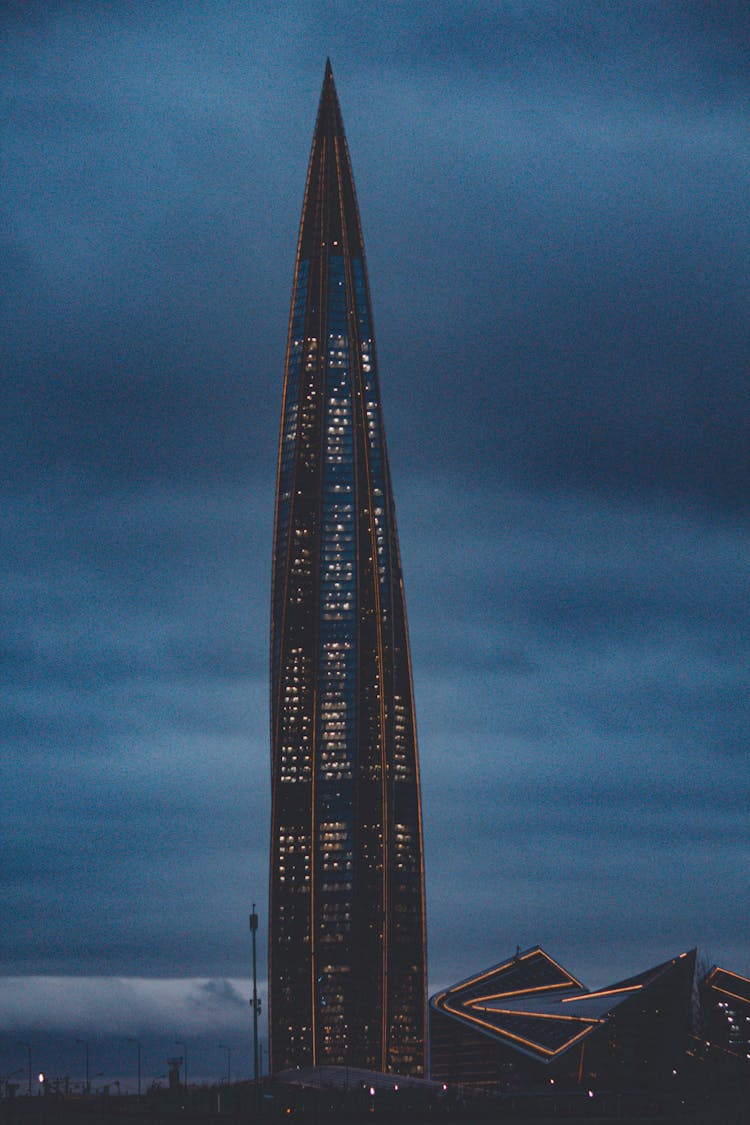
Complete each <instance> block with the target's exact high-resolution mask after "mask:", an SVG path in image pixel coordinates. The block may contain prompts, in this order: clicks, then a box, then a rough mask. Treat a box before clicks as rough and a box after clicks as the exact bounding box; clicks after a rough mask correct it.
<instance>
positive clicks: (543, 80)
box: [0, 0, 750, 1074]
mask: <svg viewBox="0 0 750 1125" xmlns="http://www.w3.org/2000/svg"><path fill="white" fill-rule="evenodd" d="M0 19H1V20H2V24H3V27H2V32H3V34H2V47H1V48H0V53H1V56H2V66H3V74H4V76H5V98H4V113H3V123H2V184H1V186H0V191H1V193H2V209H3V234H2V237H3V262H4V269H3V277H4V283H3V291H4V292H3V300H2V309H1V313H0V315H1V316H2V330H1V331H2V352H3V355H2V423H1V425H2V463H3V474H2V505H1V506H0V528H1V535H2V544H3V549H2V553H1V555H0V568H1V574H0V598H1V604H2V612H3V630H2V636H3V665H2V667H3V674H2V681H1V687H0V690H1V696H0V698H1V699H2V733H3V751H2V777H1V779H0V783H1V784H2V794H3V814H2V856H3V863H2V876H1V877H2V901H3V924H2V935H1V939H0V947H1V952H2V967H1V971H2V973H3V974H4V977H3V979H0V1006H3V1007H4V1009H5V1011H6V1013H7V1018H5V1019H4V1020H3V1024H4V1026H5V1028H6V1031H7V1034H4V1035H3V1036H0V1073H2V1074H5V1073H7V1072H8V1071H10V1070H12V1069H13V1068H15V1067H18V1066H23V1065H24V1063H25V1052H24V1051H23V1050H22V1049H20V1048H18V1046H17V1045H16V1044H17V1042H18V1040H19V1039H20V1040H27V1039H28V1040H32V1039H33V1041H34V1043H35V1045H39V1047H38V1049H39V1051H40V1052H43V1050H49V1052H50V1057H51V1058H52V1057H54V1059H55V1062H54V1063H53V1064H51V1065H54V1066H57V1067H59V1068H60V1071H61V1072H62V1070H63V1069H65V1068H66V1067H67V1068H68V1071H67V1072H70V1073H72V1072H73V1069H74V1068H75V1067H76V1066H78V1069H79V1070H80V1060H79V1055H80V1047H75V1046H74V1045H73V1040H74V1037H75V1036H76V1035H78V1036H80V1035H82V1034H89V1033H90V1034H91V1035H94V1034H95V1033H101V1035H102V1036H105V1037H106V1036H107V1035H109V1036H110V1037H111V1038H112V1041H113V1042H114V1040H115V1039H116V1038H117V1037H118V1036H119V1041H120V1043H122V1040H123V1037H127V1036H133V1035H142V1036H144V1038H147V1037H149V1036H150V1037H151V1040H152V1041H153V1044H154V1046H153V1052H154V1054H155V1056H156V1055H159V1057H161V1056H164V1057H166V1053H167V1051H168V1044H169V1042H170V1040H173V1039H175V1038H178V1039H180V1038H189V1037H192V1038H190V1043H191V1050H193V1049H194V1050H195V1051H196V1055H199V1054H200V1050H203V1051H204V1056H205V1058H206V1061H205V1064H204V1068H205V1069H206V1071H208V1070H210V1069H211V1067H214V1068H215V1069H216V1070H217V1071H218V1072H220V1069H221V1066H222V1065H223V1064H222V1062H221V1059H222V1058H223V1056H222V1055H221V1054H220V1053H219V1052H218V1051H217V1049H216V1044H218V1043H219V1042H221V1041H223V1042H225V1043H227V1042H230V1041H231V1042H232V1043H235V1044H236V1051H237V1060H236V1065H237V1068H238V1073H239V1072H240V1071H241V1070H242V1069H243V1068H244V1071H245V1072H246V1073H247V1072H249V1068H250V1056H249V1052H248V1051H247V1027H248V1026H249V1010H248V1006H247V997H248V995H249V992H248V982H247V978H248V975H249V963H250V943H249V933H248V927H247V913H248V911H249V908H250V904H251V902H252V901H253V900H255V901H256V903H257V904H258V907H259V912H260V914H261V947H260V952H261V954H262V961H261V964H262V970H263V972H262V975H263V977H265V946H264V944H263V943H264V942H265V937H266V933H267V929H266V925H265V921H266V919H265V912H266V896H267V877H268V833H269V815H270V774H269V737H268V722H269V720H268V680H269V673H268V637H269V613H270V584H271V540H272V530H273V528H272V524H273V501H274V488H275V472H276V447H277V441H278V422H279V415H280V408H281V392H282V380H283V366H284V349H285V343H286V331H287V319H288V315H289V301H290V296H291V284H292V273H293V266H294V255H295V249H296V239H297V230H298V223H299V217H300V208H301V204H302V195H303V189H304V180H305V172H306V168H307V160H308V155H309V149H310V143H311V140H312V131H313V125H314V119H315V112H316V108H317V102H318V97H319V93H320V87H321V83H322V80H323V70H324V65H325V60H326V57H327V56H330V58H331V61H332V65H333V70H334V76H335V80H336V85H337V89H338V94H339V98H340V102H341V108H342V112H343V117H344V125H345V128H346V132H347V138H348V142H349V148H350V153H351V157H352V165H353V170H354V177H355V182H356V186H357V192H358V197H359V204H360V210H361V213H362V223H363V229H364V237H365V245H366V249H367V257H368V269H369V275H370V286H371V291H372V299H373V311H374V317H375V333H376V340H377V345H378V353H379V368H380V383H381V392H382V400H383V409H384V416H385V425H386V433H387V440H388V448H389V454H390V461H391V470H392V476H393V486H394V493H395V500H396V509H397V513H398V524H399V535H400V540H401V549H402V557H403V568H404V579H405V585H406V598H407V609H408V613H409V626H410V636H411V646H412V663H413V672H414V682H415V696H416V707H417V722H418V731H419V747H420V761H421V770H422V796H423V813H424V827H425V845H426V849H425V850H426V881H427V909H428V941H429V979H430V991H431V992H434V991H435V990H436V989H437V988H438V987H439V986H442V985H444V984H447V983H451V982H454V981H456V980H458V979H460V978H462V977H465V976H468V975H469V974H470V973H473V972H475V971H477V970H479V969H481V968H483V967H485V966H488V965H491V964H493V963H495V962H497V961H498V960H500V959H502V958H503V957H505V956H506V955H507V954H508V953H512V952H513V951H515V949H516V946H517V945H520V946H521V947H527V946H530V945H533V944H535V943H537V942H539V943H541V944H543V945H544V946H545V948H547V950H548V951H549V952H550V953H551V954H552V956H554V957H555V958H557V959H559V960H560V961H561V962H562V963H563V964H564V965H565V966H566V968H569V969H570V970H571V971H572V972H573V973H575V974H576V975H577V976H578V977H580V978H581V979H583V980H584V981H585V983H587V984H589V985H591V986H596V985H600V984H604V983H607V982H609V981H612V980H615V979H618V978H621V977H624V976H626V975H628V974H630V973H635V972H638V971H640V970H642V969H645V968H646V967H648V966H649V965H651V964H655V963H657V962H659V961H662V960H665V959H667V958H668V957H671V956H673V955H675V954H676V953H679V952H682V951H683V950H686V949H689V948H692V947H694V946H697V947H698V950H699V955H701V956H705V957H707V958H708V959H709V960H710V961H711V962H718V963H720V964H723V965H725V966H726V967H728V968H731V969H734V970H736V971H738V972H742V973H748V972H750V950H749V949H748V930H749V927H748V922H749V921H750V913H749V911H748V884H749V883H750V880H749V878H748V872H749V871H750V835H749V833H748V796H749V795H750V768H749V766H748V733H749V729H748V728H749V727H750V718H749V716H748V704H747V700H748V686H747V673H748V667H749V666H750V639H749V638H750V629H749V628H748V626H749V624H750V622H749V621H748V616H749V611H748V557H749V551H748V548H749V546H750V544H749V543H748V539H749V528H748V510H749V508H750V505H749V504H748V465H749V463H750V457H749V453H750V441H749V438H748V433H749V431H748V418H750V391H749V389H748V388H749V383H748V357H749V354H750V346H749V341H748V311H747V310H748V278H749V277H750V130H749V129H748V105H749V104H750V103H749V102H748V95H749V93H750V64H749V63H748V51H747V44H748V42H749V41H750V16H749V15H748V9H747V6H746V5H744V4H739V3H738V4H736V5H733V4H731V3H713V2H711V0H707V2H706V0H704V2H701V3H679V4H677V3H674V4H670V3H664V4H658V3H638V2H634V3H629V4H599V3H594V2H593V0H592V2H591V3H573V2H571V3H559V4H555V3H541V2H539V3H536V2H526V3H522V2H517V3H511V2H505V3H501V2H498V3H469V2H467V3H443V4H440V3H438V4H436V5H432V4H429V5H428V4H420V3H417V2H405V3H399V4H395V3H394V4H383V5H370V4H364V3H362V4H360V3H354V2H352V3H314V4H313V3H309V4H307V3H299V4H283V3H282V4H273V5H261V4H253V3H247V4H239V3H216V4H210V3H186V4H184V5H174V4H167V3H150V4H125V3H115V2H113V3H102V4H96V5H84V6H79V5H75V4H67V3H60V4H55V3H52V4H36V5H35V4H31V5H25V4H16V5H10V6H6V8H5V14H4V15H3V16H2V17H0ZM262 990H263V995H264V1001H265V980H264V981H263V984H262ZM232 1037H234V1038H232ZM151 1040H149V1041H151ZM162 1040H163V1043H164V1047H163V1049H162V1046H161V1043H162ZM61 1043H64V1044H65V1047H64V1050H63V1048H62V1047H60V1046H59V1044H61ZM200 1043H203V1044H204V1048H201V1047H200V1046H199V1045H200ZM42 1044H46V1045H47V1046H45V1047H42V1046H41V1045H42ZM55 1044H57V1046H55ZM208 1045H211V1046H210V1049H209V1046H208ZM101 1049H102V1051H104V1046H102V1048H101ZM243 1050H244V1051H245V1056H244V1057H242V1051H243ZM210 1051H213V1052H214V1054H213V1055H210ZM55 1052H57V1053H55ZM65 1052H68V1055H65ZM131 1054H132V1050H131ZM209 1055H210V1057H209ZM110 1059H115V1061H110ZM104 1065H106V1066H109V1067H110V1069H112V1068H115V1067H116V1066H118V1065H120V1066H122V1067H124V1066H126V1061H123V1062H121V1063H118V1062H117V1061H116V1058H115V1056H110V1057H108V1062H107V1063H106V1064H104ZM154 1065H156V1064H154ZM196 1067H197V1070H196V1074H197V1073H199V1072H200V1065H199V1064H198V1063H197V1062H196ZM98 1069H101V1067H99V1068H98ZM163 1069H164V1068H163V1065H162V1070H163ZM113 1073H114V1071H113Z"/></svg>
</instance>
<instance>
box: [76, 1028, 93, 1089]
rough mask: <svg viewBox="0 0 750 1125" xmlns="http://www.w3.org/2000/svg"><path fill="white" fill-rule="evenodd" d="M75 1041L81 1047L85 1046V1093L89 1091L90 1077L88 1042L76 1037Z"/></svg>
mask: <svg viewBox="0 0 750 1125" xmlns="http://www.w3.org/2000/svg"><path fill="white" fill-rule="evenodd" d="M76 1043H80V1044H81V1046H82V1047H85V1048H86V1093H87V1094H90V1093H91V1078H90V1076H89V1043H88V1039H76Z"/></svg>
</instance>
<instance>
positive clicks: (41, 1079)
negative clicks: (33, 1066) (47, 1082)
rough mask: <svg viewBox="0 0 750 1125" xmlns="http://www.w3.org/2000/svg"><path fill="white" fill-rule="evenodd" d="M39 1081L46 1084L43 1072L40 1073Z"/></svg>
mask: <svg viewBox="0 0 750 1125" xmlns="http://www.w3.org/2000/svg"><path fill="white" fill-rule="evenodd" d="M39 1081H40V1082H44V1075H43V1074H42V1072H41V1071H39Z"/></svg>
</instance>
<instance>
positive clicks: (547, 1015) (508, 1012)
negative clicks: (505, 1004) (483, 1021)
mask: <svg viewBox="0 0 750 1125" xmlns="http://www.w3.org/2000/svg"><path fill="white" fill-rule="evenodd" d="M482 1010H483V1011H484V1010H485V1009H482ZM486 1010H487V1011H490V1012H497V1013H498V1015H504V1016H531V1018H532V1019H535V1020H570V1021H571V1022H572V1023H604V1022H605V1021H604V1020H601V1019H599V1018H598V1016H560V1015H556V1014H555V1013H554V1012H522V1011H521V1010H520V1009H519V1008H488V1009H486Z"/></svg>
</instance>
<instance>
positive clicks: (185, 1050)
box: [174, 1039, 188, 1093]
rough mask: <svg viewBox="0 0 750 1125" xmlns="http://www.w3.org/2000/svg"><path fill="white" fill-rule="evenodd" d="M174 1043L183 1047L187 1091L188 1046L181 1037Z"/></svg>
mask: <svg viewBox="0 0 750 1125" xmlns="http://www.w3.org/2000/svg"><path fill="white" fill-rule="evenodd" d="M174 1045H175V1047H182V1057H183V1059H184V1060H185V1093H187V1088H188V1075H187V1047H186V1046H185V1044H184V1043H183V1042H182V1040H181V1039H175V1041H174Z"/></svg>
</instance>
